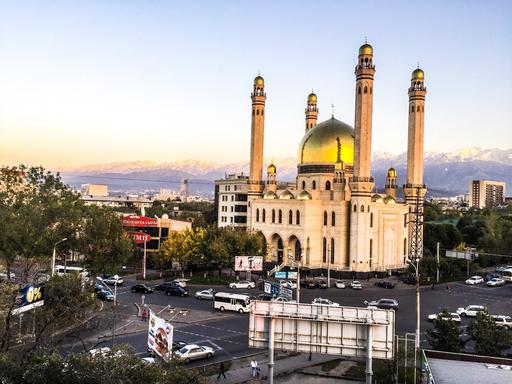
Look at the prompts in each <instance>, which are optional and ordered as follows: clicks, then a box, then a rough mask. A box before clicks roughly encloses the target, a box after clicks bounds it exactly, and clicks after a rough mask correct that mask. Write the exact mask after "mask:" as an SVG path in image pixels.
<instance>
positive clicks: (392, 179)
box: [385, 168, 398, 198]
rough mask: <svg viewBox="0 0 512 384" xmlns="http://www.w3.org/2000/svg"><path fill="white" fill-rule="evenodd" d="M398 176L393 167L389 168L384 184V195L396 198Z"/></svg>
mask: <svg viewBox="0 0 512 384" xmlns="http://www.w3.org/2000/svg"><path fill="white" fill-rule="evenodd" d="M397 180H398V176H397V174H396V170H395V168H389V169H388V174H387V176H386V186H385V193H386V195H390V196H393V197H394V198H396V191H397V189H398V184H397Z"/></svg>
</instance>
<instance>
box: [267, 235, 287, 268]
mask: <svg viewBox="0 0 512 384" xmlns="http://www.w3.org/2000/svg"><path fill="white" fill-rule="evenodd" d="M270 241H271V249H272V261H275V262H277V263H278V264H282V262H283V255H284V243H283V239H282V238H281V236H279V235H278V234H277V233H275V234H274V235H272V238H271V240H270Z"/></svg>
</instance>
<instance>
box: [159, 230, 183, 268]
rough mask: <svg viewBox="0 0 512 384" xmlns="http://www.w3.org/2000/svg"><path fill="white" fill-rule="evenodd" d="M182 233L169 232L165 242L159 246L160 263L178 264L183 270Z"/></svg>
mask: <svg viewBox="0 0 512 384" xmlns="http://www.w3.org/2000/svg"><path fill="white" fill-rule="evenodd" d="M184 238H185V237H184V234H183V232H171V233H169V236H168V237H167V239H165V241H164V242H163V243H162V244H161V245H160V257H161V261H160V262H161V263H179V264H180V266H181V269H182V270H183V263H184V261H185V259H184V254H183V244H184Z"/></svg>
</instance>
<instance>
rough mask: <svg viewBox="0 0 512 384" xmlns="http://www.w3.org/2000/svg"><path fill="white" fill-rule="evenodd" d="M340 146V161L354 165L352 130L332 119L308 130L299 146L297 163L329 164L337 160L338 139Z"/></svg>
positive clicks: (348, 126)
mask: <svg viewBox="0 0 512 384" xmlns="http://www.w3.org/2000/svg"><path fill="white" fill-rule="evenodd" d="M338 138H339V140H340V144H341V160H342V161H343V162H344V163H345V164H353V163H354V128H352V127H351V126H350V125H348V124H345V123H343V122H341V121H339V120H337V119H335V118H334V117H333V118H331V119H329V120H326V121H324V122H322V123H320V124H318V125H316V126H315V127H314V128H312V129H310V130H309V131H308V132H307V133H306V134H305V135H304V137H303V138H302V141H301V142H300V145H299V155H298V162H299V163H300V164H304V163H323V164H325V163H330V164H335V163H336V161H337V160H338V140H337V139H338Z"/></svg>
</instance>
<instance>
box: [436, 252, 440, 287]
mask: <svg viewBox="0 0 512 384" xmlns="http://www.w3.org/2000/svg"><path fill="white" fill-rule="evenodd" d="M436 255H437V283H439V242H437V254H436Z"/></svg>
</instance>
